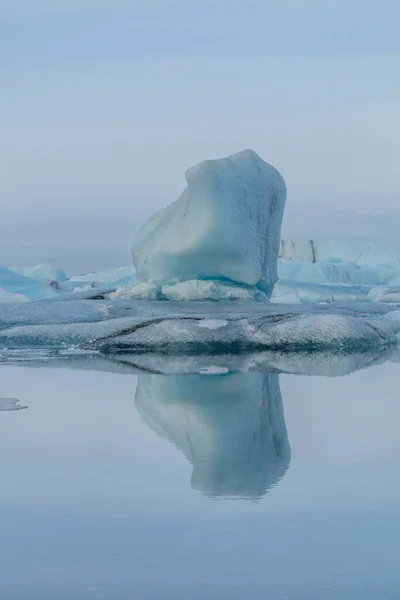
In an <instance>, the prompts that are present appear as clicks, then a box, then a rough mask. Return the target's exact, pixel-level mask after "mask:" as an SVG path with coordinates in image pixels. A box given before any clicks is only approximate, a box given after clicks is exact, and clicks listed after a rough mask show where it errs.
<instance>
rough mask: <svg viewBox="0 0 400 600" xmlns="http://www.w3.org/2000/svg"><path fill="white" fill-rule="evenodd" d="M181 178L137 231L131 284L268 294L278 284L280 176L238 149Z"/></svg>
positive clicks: (282, 200) (282, 193) (283, 193)
mask: <svg viewBox="0 0 400 600" xmlns="http://www.w3.org/2000/svg"><path fill="white" fill-rule="evenodd" d="M186 180H187V188H186V189H185V190H184V192H183V194H182V195H181V197H180V198H179V199H178V200H176V201H175V202H173V203H172V204H170V205H169V206H167V207H166V208H165V209H163V210H162V211H161V212H159V213H157V214H156V215H154V216H153V217H152V218H151V219H150V220H149V221H148V222H147V223H146V224H145V225H144V226H143V227H142V228H141V229H140V230H139V232H138V234H137V237H136V239H135V241H134V243H133V248H132V254H133V260H134V264H135V267H136V277H137V281H138V282H139V283H140V284H141V283H146V284H156V285H157V286H159V288H161V287H163V286H173V285H175V284H178V283H181V282H188V281H194V280H207V281H209V280H211V281H212V280H217V281H226V282H228V283H229V284H231V285H239V286H247V287H250V288H254V289H256V290H259V292H261V293H262V294H265V296H266V297H269V296H270V295H271V292H272V288H273V286H274V284H275V282H276V281H277V257H278V251H279V241H280V230H281V223H282V217H283V210H284V206H285V201H286V186H285V182H284V181H283V179H282V177H281V175H280V174H279V173H278V171H276V170H275V169H274V168H273V167H271V166H270V165H268V164H267V163H265V162H264V161H263V160H262V159H261V158H260V157H259V156H257V154H256V153H255V152H253V151H252V150H245V151H242V152H239V153H238V154H234V155H232V156H229V157H227V158H223V159H219V160H208V161H205V162H202V163H200V164H199V165H196V166H195V167H192V168H191V169H188V170H187V171H186ZM136 289H137V288H136ZM139 289H140V294H141V293H142V288H139ZM194 289H195V288H194V286H191V292H193V290H194ZM134 292H135V288H133V290H132V295H133V296H134ZM200 293H201V294H202V293H203V290H202V289H200ZM173 295H174V297H177V296H178V295H179V292H176V293H175V294H173Z"/></svg>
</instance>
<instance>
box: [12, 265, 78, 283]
mask: <svg viewBox="0 0 400 600" xmlns="http://www.w3.org/2000/svg"><path fill="white" fill-rule="evenodd" d="M10 269H11V270H12V271H14V272H15V273H18V274H19V275H24V276H25V277H30V278H31V279H37V280H38V281H43V282H44V283H51V282H52V281H58V282H60V281H65V280H66V279H67V274H66V273H65V271H63V270H62V269H56V268H55V267H52V266H51V265H45V264H40V265H35V266H34V267H26V266H23V267H22V266H18V267H10Z"/></svg>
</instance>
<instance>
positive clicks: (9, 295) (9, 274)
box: [0, 265, 56, 303]
mask: <svg viewBox="0 0 400 600" xmlns="http://www.w3.org/2000/svg"><path fill="white" fill-rule="evenodd" d="M55 295H56V292H55V291H54V290H52V289H51V288H50V287H49V286H47V285H45V284H44V283H42V282H41V281H38V280H36V279H31V278H30V277H25V276H24V275H20V274H19V273H16V272H15V271H12V270H11V269H6V268H5V267H2V266H1V265H0V303H1V302H24V301H28V300H42V299H46V298H53V297H55Z"/></svg>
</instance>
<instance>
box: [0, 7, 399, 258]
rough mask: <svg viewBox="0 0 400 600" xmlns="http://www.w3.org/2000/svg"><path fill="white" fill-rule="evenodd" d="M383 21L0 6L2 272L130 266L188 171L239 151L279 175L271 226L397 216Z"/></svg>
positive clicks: (288, 13) (247, 11)
mask: <svg viewBox="0 0 400 600" xmlns="http://www.w3.org/2000/svg"><path fill="white" fill-rule="evenodd" d="M398 17H400V6H399V5H398V4H397V3H396V2H395V1H394V0H383V2H381V3H380V4H379V6H378V5H377V4H376V3H375V2H372V1H367V2H361V0H355V1H354V2H353V3H352V4H351V7H350V6H349V4H348V2H345V1H344V0H319V1H318V2H317V1H313V0H296V2H295V1H294V0H286V1H284V0H280V1H279V2H278V1H277V0H269V1H268V0H264V1H261V0H248V1H247V2H246V3H245V2H244V1H242V0H222V1H221V2H218V3H212V2H210V1H209V0H201V1H197V0H193V2H191V3H190V6H189V5H188V4H187V3H185V2H184V1H183V0H169V2H167V3H164V2H161V1H160V0H158V1H157V0H146V1H145V0H129V1H128V0H125V1H124V0H97V1H96V2H95V1H94V0H79V1H78V0H68V1H67V0H59V1H58V2H52V1H50V0H0V75H1V81H2V84H3V85H2V94H1V95H0V110H1V114H2V115H3V123H2V136H1V140H0V159H1V164H2V165H3V169H2V172H1V177H0V198H1V204H2V219H1V224H0V228H1V230H2V234H1V238H2V244H1V256H0V263H4V264H12V263H18V262H21V261H22V260H23V261H24V262H27V260H28V259H31V262H38V261H43V260H46V261H52V262H57V261H58V260H60V261H61V262H62V263H65V268H67V269H76V268H79V266H80V265H81V266H82V269H85V270H87V269H97V268H101V266H113V264H114V261H116V260H118V261H121V260H122V258H123V257H125V253H126V260H125V261H124V262H129V260H130V255H129V247H130V243H131V241H132V238H133V235H134V233H135V231H136V230H137V228H138V226H140V224H141V223H142V222H143V221H144V220H145V219H146V218H147V217H149V216H150V215H151V213H152V212H154V211H155V210H157V209H159V208H161V207H162V206H165V205H166V204H167V203H169V202H171V201H172V200H174V199H176V198H177V197H178V196H179V195H180V193H181V192H182V190H183V188H184V186H185V180H184V171H185V170H186V169H187V168H188V167H190V166H192V165H193V164H196V163H197V162H199V161H201V160H203V159H206V158H214V157H215V158H218V157H221V156H226V155H228V154H232V153H234V152H237V151H239V150H241V149H244V148H253V149H254V150H255V151H256V152H258V153H259V154H260V156H261V157H262V158H263V159H264V160H266V161H267V162H269V163H271V164H273V165H274V166H275V167H276V168H277V169H279V171H280V172H281V173H282V175H283V176H284V178H285V180H286V182H287V186H288V201H287V208H286V214H285V222H284V227H286V226H288V227H289V229H291V228H292V223H296V222H297V221H298V214H299V213H300V214H301V215H302V216H303V221H304V222H305V223H307V220H313V219H314V218H315V219H316V220H317V221H318V219H321V218H323V217H324V216H328V215H330V214H331V212H332V211H336V210H339V211H343V210H345V211H355V212H360V213H365V212H369V211H370V212H385V211H391V210H394V209H396V208H397V207H398V206H399V197H400V182H399V177H398V164H399V158H400V124H399V120H398V117H397V113H398V98H399V92H400V71H399V69H398V64H399V56H400V42H399V40H398V35H397V22H398ZM67 263H68V264H67ZM78 263H79V265H78ZM60 266H64V265H63V264H62V265H60Z"/></svg>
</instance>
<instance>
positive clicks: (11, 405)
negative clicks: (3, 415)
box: [0, 398, 28, 412]
mask: <svg viewBox="0 0 400 600" xmlns="http://www.w3.org/2000/svg"><path fill="white" fill-rule="evenodd" d="M25 408H28V407H27V406H22V405H21V404H20V403H19V400H17V398H0V412H1V411H11V410H24V409H25Z"/></svg>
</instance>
